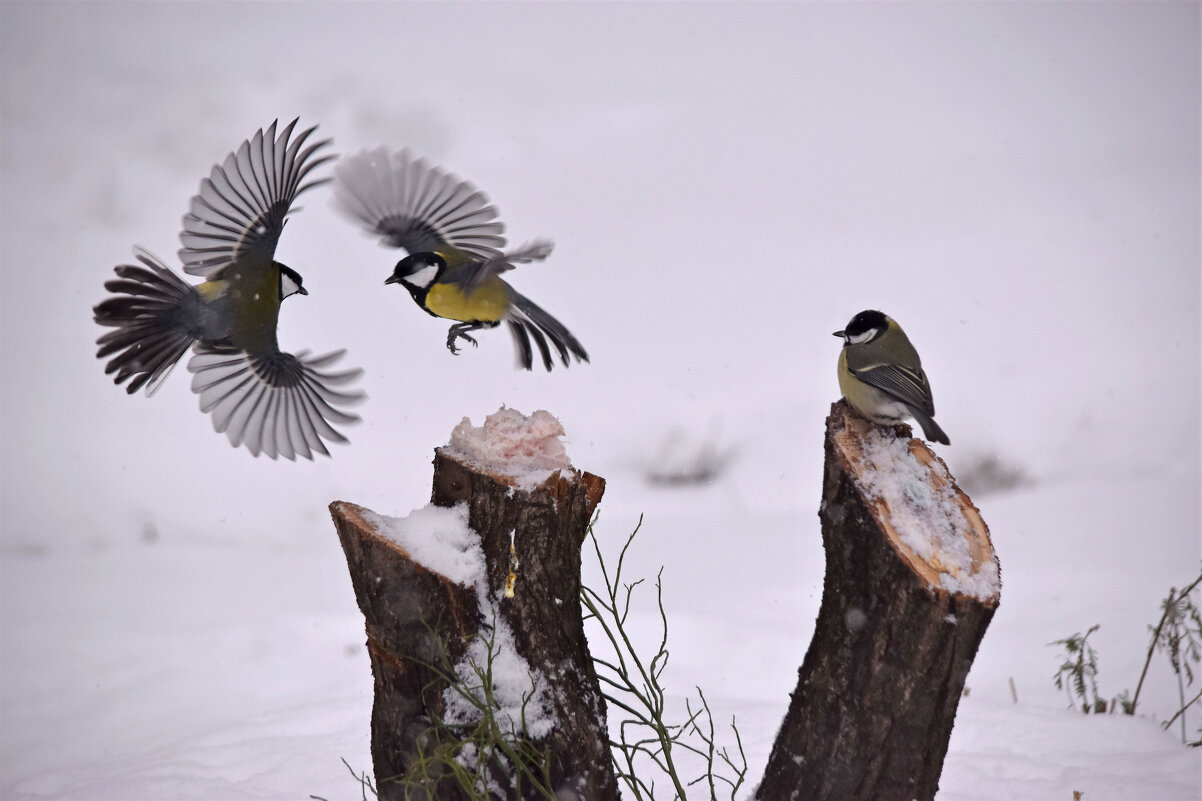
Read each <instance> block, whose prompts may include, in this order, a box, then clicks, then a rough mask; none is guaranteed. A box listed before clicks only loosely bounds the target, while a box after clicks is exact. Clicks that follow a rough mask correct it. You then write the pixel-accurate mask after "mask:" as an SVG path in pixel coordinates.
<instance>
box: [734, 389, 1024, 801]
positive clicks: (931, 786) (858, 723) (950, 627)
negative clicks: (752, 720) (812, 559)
mask: <svg viewBox="0 0 1202 801" xmlns="http://www.w3.org/2000/svg"><path fill="white" fill-rule="evenodd" d="M825 470H826V474H825V476H824V480H823V491H822V507H821V511H820V512H819V517H820V518H821V522H822V543H823V548H824V549H825V551H826V579H825V583H824V586H823V590H822V606H821V608H820V610H819V613H818V621H817V624H816V626H815V631H814V638H813V640H812V641H811V642H810V648H809V651H808V652H807V653H806V657H805V661H804V662H803V663H802V666H801V669H800V670H799V672H798V673H799V675H798V681H797V689H795V690H794V691H793V694H792V701H791V702H790V704H789V710H788V712H787V713H786V715H785V719H784V722H783V723H782V724H781V728H780V731H779V732H778V734H777V737H776V742H775V743H774V745H773V747H772V752H771V755H770V756H769V759H768V766H767V768H766V769H765V771H764V778H763V781H762V782H761V783H760V786H759V789H758V790H757V793H756V798H757V799H763V801H784V800H785V799H807V801H835V800H836V799H837V801H862V800H866V799H890V800H891V801H903V800H904V801H910V799H919V800H920V801H922V800H924V799H933V798H934V796H935V791H936V790H937V789H938V788H939V774H940V771H941V770H942V768H943V759H944V757H945V756H946V754H947V743H948V739H949V738H950V737H951V732H952V723H953V721H954V719H955V716H956V707H957V705H958V704H959V701H960V696H961V694H962V693H963V691H964V682H965V679H966V678H967V676H968V670H969V668H970V667H971V666H972V661H973V658H974V657H975V655H976V652H977V647H978V646H979V645H980V643H981V639H982V637H984V635H985V629H986V628H987V627H988V625H989V621H990V620H991V619H992V617H993V613H994V611H995V610H996V608H997V604H998V598H999V595H1000V593H1001V581H1000V575H999V567H998V561H997V557H996V556H995V554H994V552H993V545H992V543H991V542H990V540H989V529H988V527H986V525H985V522H984V521H983V520H982V519H981V516H980V513H979V512H978V511H977V508H976V507H975V506H973V505H972V502H971V501H970V500H969V498H968V496H967V495H965V494H964V493H963V492H962V491H961V490H960V489H959V487H957V486H956V483H955V481H954V479H953V478H952V477H951V475H950V474H949V473H948V471H947V467H946V465H944V463H943V461H942V460H940V459H938V458H936V457H935V456H934V454H933V453H932V452H931V450H930V449H929V448H928V447H927V446H926V444H925V443H924V442H921V441H919V440H916V439H912V438H911V436H910V427H909V426H907V425H898V426H878V425H874V424H872V423H869V422H867V421H866V420H863V419H862V418H860V417H859V416H858V415H856V414H855V412H853V411H851V409H850V408H849V407H848V406H847V404H846V403H845V402H844V401H842V400H841V401H838V402H837V403H835V404H834V405H833V406H832V407H831V414H830V416H829V417H828V418H827V421H826V468H825Z"/></svg>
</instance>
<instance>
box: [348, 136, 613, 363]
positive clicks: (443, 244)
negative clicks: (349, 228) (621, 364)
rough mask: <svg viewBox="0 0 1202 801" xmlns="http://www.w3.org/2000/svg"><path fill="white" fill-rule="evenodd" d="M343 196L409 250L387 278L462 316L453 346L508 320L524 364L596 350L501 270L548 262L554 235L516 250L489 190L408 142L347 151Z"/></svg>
mask: <svg viewBox="0 0 1202 801" xmlns="http://www.w3.org/2000/svg"><path fill="white" fill-rule="evenodd" d="M334 204H335V206H336V207H337V208H338V209H340V210H341V211H342V212H343V213H344V214H346V215H347V216H348V217H350V218H351V219H352V220H354V221H355V222H358V223H359V224H361V225H362V226H363V227H364V228H365V229H366V231H367V232H368V233H370V234H375V235H379V236H380V237H381V241H382V243H383V244H385V245H387V246H390V247H395V248H401V249H403V250H404V251H405V252H406V256H405V257H404V258H403V259H401V260H400V261H398V262H397V263H396V266H395V268H394V269H393V271H392V274H391V275H389V276H388V278H387V279H386V280H385V281H384V283H385V284H400V285H401V286H402V287H404V288H405V289H407V290H408V291H409V294H410V295H411V296H412V297H413V300H414V302H416V303H417V305H418V306H420V307H421V308H422V309H424V310H425V311H426V312H427V313H428V314H430V315H432V316H433V317H439V318H443V319H447V320H452V321H454V323H453V325H451V327H450V329H449V330H448V332H447V349H448V350H449V351H450V352H451V353H452V354H458V353H459V348H458V347H457V346H456V341H457V340H460V339H462V340H464V341H466V342H469V343H471V344H472V345H473V346H475V345H476V340H475V339H474V338H473V337H472V336H471V332H474V331H479V330H484V329H490V328H496V327H497V326H499V325H501V324H502V323H504V324H505V325H506V327H508V329H509V332H510V334H511V336H512V338H513V342H514V348H515V351H516V355H517V363H518V366H519V367H521V368H523V369H526V370H530V369H532V367H533V361H534V351H533V348H532V347H531V342H532V341H533V343H534V347H536V348H537V349H538V352H539V356H540V358H541V360H542V363H543V366H544V367H545V368H546V369H547V370H551V368H552V364H553V358H552V348H554V351H555V355H557V356H558V357H559V359H560V361H562V362H563V365H564V366H565V367H567V366H569V365H570V364H571V357H575V358H576V360H577V361H582V362H587V361H588V360H589V358H588V353H587V352H586V351H585V350H584V348H583V347H582V346H581V344H580V342H578V341H577V339H576V337H575V336H573V335H572V333H571V332H570V331H568V329H567V328H566V327H564V325H563V324H562V323H561V322H559V320H557V319H555V318H554V317H552V316H551V315H550V314H549V313H547V312H546V311H544V310H543V309H542V308H541V307H540V306H538V305H537V304H535V303H534V302H533V301H532V300H530V299H529V298H527V297H525V296H524V295H522V294H521V293H519V292H518V291H517V290H516V289H514V288H513V286H512V285H510V284H509V282H507V281H506V280H504V279H503V278H501V277H500V275H501V274H502V273H505V272H508V271H509V270H512V269H513V268H514V266H515V265H518V264H527V263H530V262H535V261H542V260H544V259H546V258H547V257H548V256H549V255H551V250H552V249H553V247H554V243H552V242H551V240H549V239H536V240H533V241H532V242H530V243H528V244H526V245H523V246H522V247H519V248H517V249H515V250H510V251H508V252H502V251H503V248H504V247H505V237H504V235H503V234H504V230H505V227H504V225H503V224H502V223H501V222H500V220H498V219H497V216H498V215H497V210H496V208H495V207H494V206H493V205H492V204H491V203H490V202H489V201H488V198H487V197H486V196H485V195H484V193H483V192H481V191H480V190H478V189H476V188H475V187H474V186H473V185H472V184H470V183H468V182H467V181H464V180H460V179H459V178H457V177H456V176H455V175H453V174H451V173H449V172H447V171H445V170H443V169H441V168H440V167H438V166H435V165H432V164H431V163H429V162H428V161H427V160H426V159H424V158H421V157H418V156H416V155H415V154H414V153H413V152H412V151H411V150H409V149H408V148H404V149H402V150H400V151H393V150H390V149H389V148H387V147H385V146H380V147H378V148H375V149H374V150H363V151H360V152H359V153H356V154H354V155H352V156H347V157H345V158H343V159H341V160H340V161H339V163H338V165H337V167H336V168H335V170H334Z"/></svg>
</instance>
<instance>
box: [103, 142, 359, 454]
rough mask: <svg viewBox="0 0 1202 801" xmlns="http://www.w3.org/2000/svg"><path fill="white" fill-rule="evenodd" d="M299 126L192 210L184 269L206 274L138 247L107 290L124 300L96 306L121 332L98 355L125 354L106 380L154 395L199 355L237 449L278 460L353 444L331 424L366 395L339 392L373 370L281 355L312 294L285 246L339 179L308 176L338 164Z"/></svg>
mask: <svg viewBox="0 0 1202 801" xmlns="http://www.w3.org/2000/svg"><path fill="white" fill-rule="evenodd" d="M296 122H297V121H296V120H293V121H292V122H291V123H289V124H288V125H287V126H286V127H285V128H284V129H283V131H282V132H281V133H280V134H279V137H278V138H277V137H276V123H275V122H273V123H272V124H271V125H270V126H269V127H268V128H267V130H266V132H264V131H263V130H262V129H260V130H259V131H257V132H256V133H255V134H254V136H253V137H251V138H250V139H249V140H247V141H244V142H243V143H242V145H241V146H240V147H239V148H238V149H237V151H235V152H233V153H230V154H229V156H227V157H226V159H225V161H224V163H222V164H218V165H215V166H214V167H213V170H212V172H211V173H210V175H209V177H208V178H205V179H203V180H202V181H201V182H200V192H199V194H197V195H196V196H195V197H193V198H192V203H191V206H190V210H189V211H188V213H187V214H185V215H184V219H183V231H182V232H181V233H180V242H181V243H182V244H183V248H181V249H180V251H179V258H180V261H181V262H182V263H183V268H184V272H186V273H188V274H190V275H199V276H204V278H205V280H204V282H203V283H201V284H197V285H192V284H189V283H187V282H185V281H184V280H183V279H181V278H180V277H179V276H177V275H176V274H175V273H174V272H172V270H171V269H170V268H169V267H168V266H167V265H166V264H164V263H163V262H162V261H161V260H160V259H158V258H156V257H155V256H153V255H151V254H150V253H149V252H147V251H145V250H143V249H142V248H140V247H136V248H134V255H135V256H137V258H138V261H139V262H141V266H138V265H131V264H124V265H121V266H118V267H116V268H115V272H116V274H117V278H115V279H112V280H109V281H107V282H106V283H105V285H104V287H105V289H107V290H109V291H110V292H113V293H116V294H115V295H113V296H112V297H109V298H107V299H105V300H104V301H103V302H101V303H100V304H99V305H97V306H96V307H95V308H94V310H93V311H94V314H95V320H96V322H97V323H99V324H100V325H103V326H110V327H113V328H115V329H116V330H115V331H110V332H109V333H107V334H104V335H103V336H101V337H100V338H99V339H97V340H96V344H98V345H99V346H100V349H99V351H98V352H97V354H96V356H97V357H98V358H101V359H103V358H105V357H107V356H112V357H113V358H112V359H111V360H110V361H109V362H108V365H107V366H106V367H105V372H106V373H114V372H115V373H116V376H115V378H114V379H113V380H114V382H115V383H117V384H121V383H123V382H125V381H126V380H127V379H128V380H129V384H128V385H127V386H126V391H127V392H129V393H130V394H133V393H134V392H137V391H138V390H139V389H141V388H142V387H145V389H146V394H147V395H153V394H154V393H155V391H156V390H157V389H158V388H159V387H160V386H161V385H162V383H163V381H164V380H165V379H166V378H167V376H168V374H170V372H171V369H172V368H173V367H174V366H175V364H176V363H177V362H178V361H179V359H180V357H182V356H183V354H184V352H185V351H187V350H188V348H190V347H191V348H193V351H194V355H193V356H192V358H191V359H190V360H189V362H188V370H189V371H190V372H192V373H193V374H194V375H193V378H192V391H193V392H195V393H197V394H198V395H200V410H201V411H202V412H206V413H209V414H211V415H212V419H213V427H214V428H215V429H216V430H217V432H218V433H221V432H224V433H225V434H226V436H228V437H229V440H230V443H231V444H232V445H234V446H235V447H237V446H239V445H245V446H246V447H247V448H248V449H249V450H250V452H251V453H252V454H254V455H255V456H258V455H259V454H260V453H265V454H267V456H269V457H271V458H272V459H275V458H276V457H277V456H283V457H284V458H286V459H295V458H296V457H297V456H303V457H305V458H307V459H312V458H313V453H314V452H316V453H322V454H325V455H327V456H328V455H329V451H328V450H327V449H326V446H325V443H324V442H322V440H323V438H324V439H325V440H328V441H330V442H346V438H345V437H344V436H343V435H342V434H340V433H339V432H338V431H336V430H335V429H334V428H333V426H332V425H331V423H352V422H355V421H357V420H358V419H359V417H358V416H357V415H354V414H350V413H347V412H345V411H342V410H341V409H340V408H339V407H343V406H346V405H349V404H352V403H355V402H357V401H359V400H361V399H362V398H363V397H364V395H363V392H362V391H360V390H355V391H346V390H340V389H337V387H341V386H343V385H345V384H347V383H348V382H350V381H352V380H353V379H355V378H356V377H357V376H358V375H359V374H360V373H361V372H362V370H359V369H354V370H345V371H340V372H337V371H330V370H328V369H327V368H328V367H329V366H330V365H332V364H333V363H334V362H336V361H337V360H338V359H339V358H341V356H342V354H343V351H341V350H338V351H334V352H332V353H327V354H325V355H322V356H309V355H308V352H307V351H300V352H299V353H297V354H296V355H295V356H294V355H292V354H290V353H283V352H282V351H280V348H279V345H278V344H277V342H276V323H277V321H278V319H279V312H280V303H281V302H282V301H283V300H284V298H286V297H289V296H290V295H294V294H301V295H307V294H308V292H306V291H305V288H304V286H303V283H302V280H301V277H300V275H299V274H297V272H296V271H295V270H293V269H292V268H290V267H287V266H285V265H283V264H281V263H279V262H278V261H275V258H274V255H275V248H276V243H277V242H278V241H279V238H280V233H281V232H282V231H283V230H284V224H285V223H286V222H287V217H288V214H289V211H290V210H291V207H292V203H293V201H294V200H295V199H296V197H297V195H299V194H301V193H302V192H304V191H305V190H307V189H311V188H312V187H314V186H317V185H319V184H322V183H325V182H327V181H329V180H330V179H329V178H323V179H320V180H310V181H308V182H307V183H306V182H305V179H306V178H307V177H308V175H309V173H310V172H311V171H312V170H313V168H315V167H317V166H318V165H320V164H322V163H324V162H326V161H329V160H330V159H331V158H333V157H332V156H330V155H323V156H320V157H314V153H315V152H316V151H317V150H319V149H320V148H322V147H324V146H326V145H328V144H329V143H330V140H328V139H327V140H323V141H320V142H316V143H314V144H311V145H309V146H308V147H306V148H304V149H303V150H302V147H304V144H305V140H307V139H308V138H309V135H310V134H312V133H313V131H314V130H315V129H316V126H314V127H313V128H309V129H307V130H305V131H303V132H302V133H301V134H300V135H299V136H297V137H296V139H294V140H292V141H291V143H290V142H289V138H290V137H291V134H292V129H293V127H294V126H295V125H296Z"/></svg>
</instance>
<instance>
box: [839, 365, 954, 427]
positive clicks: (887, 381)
mask: <svg viewBox="0 0 1202 801" xmlns="http://www.w3.org/2000/svg"><path fill="white" fill-rule="evenodd" d="M848 369H850V370H851V372H852V374H853V375H854V376H855V377H856V378H858V379H860V380H861V381H863V382H864V383H865V384H868V385H870V386H873V387H876V388H877V389H879V390H881V391H882V392H886V393H888V394H890V395H892V396H893V397H895V398H897V399H898V400H899V401H901V402H902V403H905V404H907V405H909V406H913V407H914V408H916V409H919V410H921V411H923V412H925V413H926V414H927V415H931V416H933V415H934V414H935V402H934V400H932V398H931V385H930V384H929V383H928V382H927V375H926V373H924V372H923V370H922V368H921V367H919V368H918V369H917V371H915V370H910V369H908V368H905V367H899V366H898V365H896V364H868V365H863V366H857V365H854V364H853V363H852V360H851V359H850V358H849V359H848Z"/></svg>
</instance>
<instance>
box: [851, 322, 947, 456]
mask: <svg viewBox="0 0 1202 801" xmlns="http://www.w3.org/2000/svg"><path fill="white" fill-rule="evenodd" d="M835 336H837V337H843V349H842V350H841V351H839V389H841V390H843V397H844V398H846V399H847V402H848V403H850V404H851V408H853V409H855V410H856V411H857V412H859V413H860V414H861V415H863V416H864V417H867V418H868V419H869V420H872V421H874V422H877V423H900V422H901V421H902V420H905V419H906V418H907V417H913V418H914V419H915V420H917V421H918V424H919V425H920V426H922V433H923V434H924V435H925V436H926V438H927V439H929V440H931V441H932V442H942V443H943V444H944V445H950V444H951V443H950V442H949V441H948V439H947V434H945V433H943V429H942V428H940V427H939V424H938V423H936V422H935V420H934V415H935V402H934V401H933V400H932V399H931V385H930V383H929V382H928V381H927V376H926V373H924V372H923V371H922V363H921V362H920V361H919V359H918V351H916V350H914V346H913V345H911V344H910V339H909V338H908V337H907V336H906V332H905V331H903V330H902V329H901V326H900V325H898V324H897V322H896V321H895V320H894V319H893V318H892V317H887V316H886V315H884V314H882V313H881V312H879V311H873V310H872V309H869V310H867V311H862V312H860V313H859V314H857V315H856V316H855V317H853V318H851V322H849V323H848V324H847V328H845V329H843V330H842V331H836V332H835Z"/></svg>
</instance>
